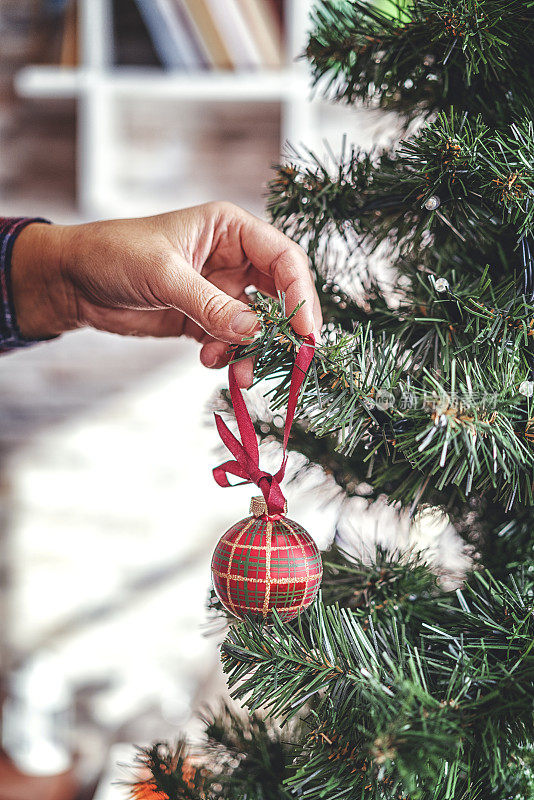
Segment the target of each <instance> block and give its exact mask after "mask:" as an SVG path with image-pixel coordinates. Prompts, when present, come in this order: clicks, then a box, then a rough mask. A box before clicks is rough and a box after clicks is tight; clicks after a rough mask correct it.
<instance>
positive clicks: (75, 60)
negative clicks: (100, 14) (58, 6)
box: [59, 0, 79, 67]
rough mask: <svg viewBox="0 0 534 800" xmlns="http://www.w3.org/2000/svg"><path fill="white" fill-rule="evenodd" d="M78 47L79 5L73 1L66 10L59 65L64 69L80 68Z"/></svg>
mask: <svg viewBox="0 0 534 800" xmlns="http://www.w3.org/2000/svg"><path fill="white" fill-rule="evenodd" d="M78 47H79V45H78V3H76V2H74V0H71V2H70V3H68V4H67V7H66V9H65V19H64V22H63V37H62V41H61V54H60V57H59V63H60V64H61V66H62V67H76V66H78V64H79V54H78Z"/></svg>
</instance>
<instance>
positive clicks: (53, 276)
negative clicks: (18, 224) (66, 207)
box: [7, 221, 75, 340]
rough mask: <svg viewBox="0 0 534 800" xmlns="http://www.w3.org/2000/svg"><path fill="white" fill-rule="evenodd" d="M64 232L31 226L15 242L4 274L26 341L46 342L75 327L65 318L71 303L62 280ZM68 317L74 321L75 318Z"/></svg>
mask: <svg viewBox="0 0 534 800" xmlns="http://www.w3.org/2000/svg"><path fill="white" fill-rule="evenodd" d="M66 230H67V229H66V228H64V227H62V226H60V225H50V224H46V223H43V222H41V221H39V222H32V223H31V224H27V225H26V226H25V227H24V228H23V229H22V230H21V231H20V232H19V233H18V235H17V236H16V238H15V241H14V246H13V249H12V255H11V264H10V265H7V271H8V275H10V278H11V281H10V282H11V291H12V303H13V309H14V313H15V320H16V325H17V328H18V331H19V333H20V335H21V336H22V337H23V338H25V339H32V340H41V339H49V338H51V337H54V336H58V335H59V334H61V333H63V332H64V331H65V330H68V329H70V328H72V327H75V324H74V323H72V324H69V314H68V309H69V307H70V306H71V305H72V304H73V299H72V298H71V297H70V296H67V288H66V287H67V285H68V284H67V282H66V281H65V280H63V277H62V270H63V253H62V251H63V240H64V233H65V231H66ZM70 316H72V319H74V314H71V315H70Z"/></svg>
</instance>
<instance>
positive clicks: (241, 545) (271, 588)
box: [211, 336, 323, 622]
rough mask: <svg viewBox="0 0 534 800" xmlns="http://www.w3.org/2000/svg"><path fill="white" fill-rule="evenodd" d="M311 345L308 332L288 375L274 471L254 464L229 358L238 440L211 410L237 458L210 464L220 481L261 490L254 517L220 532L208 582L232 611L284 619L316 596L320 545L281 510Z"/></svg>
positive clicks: (254, 445) (253, 444) (250, 432)
mask: <svg viewBox="0 0 534 800" xmlns="http://www.w3.org/2000/svg"><path fill="white" fill-rule="evenodd" d="M314 349H315V340H314V338H313V336H310V337H308V340H307V341H305V342H304V343H303V344H302V345H301V347H300V349H299V352H298V354H297V357H296V359H295V365H294V367H293V372H292V375H291V384H290V388H289V399H288V404H287V415H286V422H285V426H284V442H283V456H282V464H281V466H280V469H279V470H278V472H277V473H276V474H275V475H271V474H270V473H268V472H265V471H263V470H261V469H260V467H259V449H258V441H257V438H256V433H255V431H254V426H253V424H252V420H251V419H250V415H249V413H248V410H247V407H246V404H245V401H244V399H243V395H242V393H241V390H240V389H239V387H238V385H237V381H236V379H235V373H234V367H233V365H232V364H230V368H229V384H230V397H231V399H232V403H233V406H234V411H235V416H236V420H237V425H238V428H239V432H240V434H241V442H240V441H239V440H238V439H237V438H236V437H235V436H234V435H233V434H232V433H231V431H230V430H229V429H228V427H227V425H226V424H225V423H224V422H223V420H222V419H221V417H220V415H219V414H216V415H215V421H216V425H217V430H218V431H219V435H220V436H221V439H222V441H223V442H224V444H225V445H226V446H227V448H228V449H229V450H230V452H231V453H232V455H233V456H234V459H235V460H233V461H226V462H225V463H224V464H221V465H220V466H219V467H215V469H214V470H213V476H214V478H215V480H216V481H217V483H218V484H219V486H225V487H226V486H231V485H232V484H230V482H229V480H228V475H236V476H237V477H239V478H242V479H243V480H242V483H255V484H256V486H258V487H259V488H260V489H261V491H262V494H263V496H262V497H254V498H253V499H252V501H251V505H250V512H251V516H249V517H245V519H242V520H241V521H240V522H236V524H235V525H232V527H231V528H229V530H227V531H226V533H225V534H223V536H222V537H221V539H220V540H219V542H218V543H217V546H216V547H215V552H214V554H213V558H212V562H211V571H212V577H213V585H214V588H215V591H216V593H217V596H218V598H219V600H220V601H221V603H222V604H223V606H224V607H225V608H226V609H227V610H228V611H230V612H231V613H232V614H234V615H235V616H237V617H240V618H241V619H243V618H244V617H252V618H256V619H262V620H264V621H267V622H268V621H269V620H271V619H272V616H273V611H275V610H276V612H277V613H278V615H279V617H280V619H282V621H284V622H287V621H289V620H291V619H294V618H295V617H296V616H298V614H299V613H300V611H303V610H304V609H305V608H307V607H308V606H309V605H310V604H311V603H312V602H313V600H314V599H315V596H316V595H317V592H318V591H319V586H320V583H321V578H322V574H323V568H322V563H321V556H320V554H319V551H318V549H317V546H316V544H315V542H314V541H313V539H312V538H311V536H310V535H309V533H307V532H306V531H305V530H304V528H302V527H301V526H300V525H299V524H298V523H297V522H294V521H293V520H291V519H288V518H287V517H286V516H285V514H286V511H287V505H286V501H285V498H284V495H283V493H282V489H281V488H280V483H281V481H282V479H283V477H284V474H285V469H286V463H287V444H288V440H289V432H290V429H291V424H292V422H293V417H294V416H295V409H296V406H297V400H298V395H299V392H300V388H301V386H302V384H303V382H304V378H305V377H306V373H307V371H308V367H309V365H310V363H311V361H312V358H313V353H314Z"/></svg>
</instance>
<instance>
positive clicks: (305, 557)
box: [289, 524, 310, 610]
mask: <svg viewBox="0 0 534 800" xmlns="http://www.w3.org/2000/svg"><path fill="white" fill-rule="evenodd" d="M289 530H290V531H291V532H292V533H294V534H296V538H297V544H298V546H299V547H300V549H301V552H302V558H303V560H304V565H305V567H306V588H305V589H304V592H303V594H302V600H301V601H300V603H299V605H298V606H297V608H298V609H299V610H300V609H301V608H302V606H303V605H304V603H305V601H306V595H307V594H308V586H309V580H310V565H309V563H308V558H307V556H306V551H305V549H304V545H303V544H302V538H301V537H300V536H299V535H298V534H297V532H296V531H295V529H294V528H293V526H292V525H291V524H290V525H289Z"/></svg>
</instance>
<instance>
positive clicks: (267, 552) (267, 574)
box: [263, 520, 273, 617]
mask: <svg viewBox="0 0 534 800" xmlns="http://www.w3.org/2000/svg"><path fill="white" fill-rule="evenodd" d="M272 543H273V523H272V522H271V520H269V522H268V523H267V531H266V542H265V583H266V588H265V599H264V601H263V616H264V617H266V616H267V614H268V613H269V600H270V599H271V548H272Z"/></svg>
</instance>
